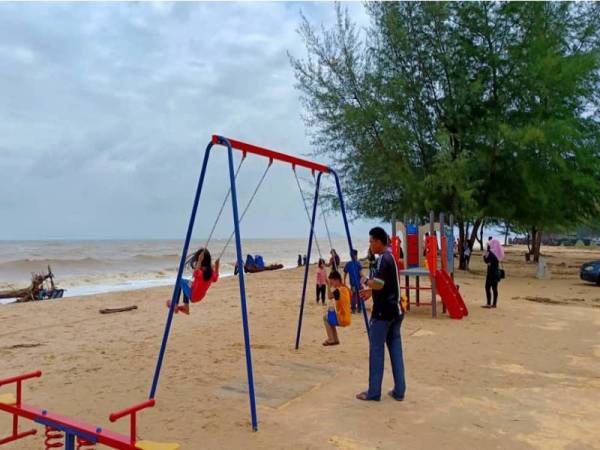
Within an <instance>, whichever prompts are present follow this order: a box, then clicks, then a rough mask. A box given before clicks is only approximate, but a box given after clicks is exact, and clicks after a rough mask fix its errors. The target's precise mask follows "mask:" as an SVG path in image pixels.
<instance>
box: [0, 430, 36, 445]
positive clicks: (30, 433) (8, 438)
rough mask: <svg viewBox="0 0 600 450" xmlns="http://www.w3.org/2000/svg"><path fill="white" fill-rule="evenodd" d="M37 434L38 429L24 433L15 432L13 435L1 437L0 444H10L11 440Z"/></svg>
mask: <svg viewBox="0 0 600 450" xmlns="http://www.w3.org/2000/svg"><path fill="white" fill-rule="evenodd" d="M34 434H37V430H29V431H23V432H22V433H15V434H13V435H12V436H8V437H6V438H4V439H0V445H4V444H8V443H9V442H13V441H17V440H19V439H23V438H26V437H27V436H33V435H34Z"/></svg>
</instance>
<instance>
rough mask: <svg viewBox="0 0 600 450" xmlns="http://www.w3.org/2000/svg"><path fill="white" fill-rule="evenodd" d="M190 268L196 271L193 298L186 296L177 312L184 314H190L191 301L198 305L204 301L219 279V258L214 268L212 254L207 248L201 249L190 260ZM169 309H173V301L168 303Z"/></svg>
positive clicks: (193, 282) (192, 290)
mask: <svg viewBox="0 0 600 450" xmlns="http://www.w3.org/2000/svg"><path fill="white" fill-rule="evenodd" d="M189 264H190V267H191V268H192V270H193V271H194V277H193V280H192V286H191V298H189V297H188V296H186V295H184V296H183V305H178V306H177V309H176V310H175V312H179V311H181V312H182V313H184V314H189V313H190V300H191V301H192V303H197V302H199V301H201V300H202V299H204V297H205V296H206V293H207V292H208V288H209V287H210V285H211V284H212V283H214V282H216V281H217V280H218V279H219V265H220V261H219V259H218V258H217V260H216V261H215V265H214V267H213V265H212V263H211V256H210V252H209V251H208V249H207V248H200V249H198V250H197V251H196V253H194V256H192V259H191V260H190V263H189ZM167 307H169V308H170V307H171V300H169V301H168V302H167Z"/></svg>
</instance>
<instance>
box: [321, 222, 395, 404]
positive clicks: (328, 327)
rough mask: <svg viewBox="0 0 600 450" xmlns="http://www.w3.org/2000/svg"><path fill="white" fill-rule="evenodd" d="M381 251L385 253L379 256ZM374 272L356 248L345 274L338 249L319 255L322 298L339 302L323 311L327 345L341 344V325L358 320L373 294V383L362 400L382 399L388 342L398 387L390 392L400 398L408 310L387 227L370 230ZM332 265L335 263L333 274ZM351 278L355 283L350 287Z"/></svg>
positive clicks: (370, 354) (371, 380)
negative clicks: (323, 256)
mask: <svg viewBox="0 0 600 450" xmlns="http://www.w3.org/2000/svg"><path fill="white" fill-rule="evenodd" d="M375 255H379V257H378V258H376V256H375ZM368 262H369V276H368V277H365V276H363V268H362V264H361V263H360V261H359V260H358V252H357V251H356V250H352V252H351V259H350V261H349V262H348V263H346V264H345V266H344V270H343V272H344V275H343V278H342V275H341V273H340V271H339V270H338V269H339V267H340V259H339V256H338V255H337V252H335V250H332V252H331V258H330V259H329V262H328V263H326V262H325V261H324V260H323V259H320V260H319V266H318V269H317V274H316V279H317V280H316V281H317V283H316V290H317V303H319V301H321V302H322V303H323V304H324V303H325V294H327V298H328V299H329V301H331V302H332V303H333V305H331V306H330V308H329V309H328V311H327V313H326V314H325V315H324V316H323V322H324V325H325V331H326V334H327V339H326V340H325V341H324V342H323V345H324V346H332V345H338V344H339V343H340V341H339V336H338V333H337V328H338V327H346V326H348V325H350V324H351V322H352V314H353V313H359V312H361V310H362V304H363V302H364V301H367V300H369V299H371V298H372V299H373V308H372V312H371V318H370V321H369V330H370V331H369V387H368V389H367V390H366V391H364V392H360V393H358V394H357V395H356V398H357V399H359V400H366V401H368V400H374V401H379V400H380V399H381V385H382V382H383V366H384V359H385V358H384V357H385V347H386V345H387V348H388V353H389V355H390V359H391V361H392V374H393V378H394V388H393V389H392V390H390V391H389V392H388V395H389V396H390V397H392V398H393V399H395V400H398V401H401V400H403V399H404V394H405V391H406V381H405V377H404V360H403V354H402V341H401V337H400V327H401V324H402V320H403V318H404V312H403V311H402V308H401V306H400V302H399V300H400V284H399V280H398V269H397V266H396V262H395V259H394V256H393V255H392V251H391V248H390V239H389V236H388V235H387V233H386V232H385V230H383V228H380V227H375V228H373V229H371V231H370V232H369V253H368ZM326 267H331V272H330V273H329V275H327V272H326V270H325V268H326ZM348 279H350V281H351V283H350V284H351V287H350V288H349V287H348V286H347V280H348Z"/></svg>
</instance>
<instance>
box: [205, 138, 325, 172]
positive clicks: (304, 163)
mask: <svg viewBox="0 0 600 450" xmlns="http://www.w3.org/2000/svg"><path fill="white" fill-rule="evenodd" d="M222 139H227V140H228V141H229V143H230V144H231V147H232V148H235V149H237V150H241V151H242V152H244V153H252V154H254V155H260V156H264V157H267V158H270V159H273V160H277V161H283V162H287V163H290V164H291V165H292V166H300V167H306V168H307V169H310V170H316V171H318V172H323V173H329V172H330V170H329V167H327V166H325V165H323V164H318V163H315V162H312V161H308V160H306V159H302V158H297V157H295V156H291V155H287V154H285V153H281V152H277V151H275V150H269V149H268V148H264V147H258V146H256V145H252V144H247V143H246V142H240V141H236V140H235V139H230V138H228V137H223V136H218V135H216V134H213V137H212V143H213V144H220V145H225V143H224V142H223V141H222Z"/></svg>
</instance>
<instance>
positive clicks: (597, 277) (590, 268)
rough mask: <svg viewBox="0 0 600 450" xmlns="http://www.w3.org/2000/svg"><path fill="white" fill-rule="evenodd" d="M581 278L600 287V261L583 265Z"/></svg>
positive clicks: (580, 273) (580, 272)
mask: <svg viewBox="0 0 600 450" xmlns="http://www.w3.org/2000/svg"><path fill="white" fill-rule="evenodd" d="M579 278H581V279H582V280H584V281H589V282H591V283H597V284H599V285H600V261H590V262H587V263H585V264H584V265H582V266H581V269H580V270H579Z"/></svg>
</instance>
